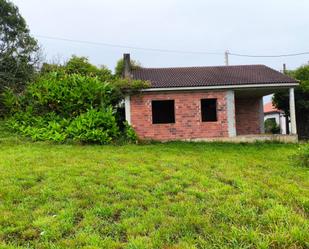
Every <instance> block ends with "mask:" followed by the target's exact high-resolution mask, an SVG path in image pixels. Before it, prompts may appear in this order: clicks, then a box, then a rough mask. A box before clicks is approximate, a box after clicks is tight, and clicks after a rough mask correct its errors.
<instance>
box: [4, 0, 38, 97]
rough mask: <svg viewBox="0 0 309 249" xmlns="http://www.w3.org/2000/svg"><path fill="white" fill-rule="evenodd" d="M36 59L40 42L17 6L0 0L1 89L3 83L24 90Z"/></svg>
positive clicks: (5, 85) (17, 89) (32, 73)
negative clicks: (32, 34)
mask: <svg viewBox="0 0 309 249" xmlns="http://www.w3.org/2000/svg"><path fill="white" fill-rule="evenodd" d="M38 59H39V46H38V44H37V41H36V40H35V39H34V38H33V37H32V36H31V35H30V31H29V29H28V27H27V24H26V21H25V19H24V18H23V17H22V16H21V15H20V13H19V10H18V7H17V6H15V5H14V4H13V3H12V2H10V1H8V0H0V93H1V92H3V90H4V89H5V88H6V87H9V88H11V89H13V90H14V91H17V92H18V91H21V90H23V88H24V86H25V84H26V83H27V82H28V81H29V80H31V78H32V77H33V75H34V72H35V65H36V63H37V62H38Z"/></svg>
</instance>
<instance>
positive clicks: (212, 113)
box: [201, 98, 218, 123]
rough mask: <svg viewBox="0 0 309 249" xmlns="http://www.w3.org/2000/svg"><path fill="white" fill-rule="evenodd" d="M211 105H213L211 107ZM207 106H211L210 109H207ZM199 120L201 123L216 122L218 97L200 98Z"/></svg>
mask: <svg viewBox="0 0 309 249" xmlns="http://www.w3.org/2000/svg"><path fill="white" fill-rule="evenodd" d="M207 102H208V103H207ZM211 102H212V103H211ZM213 105H214V106H215V107H213ZM209 108H212V109H209ZM207 113H208V114H207ZM201 121H202V122H203V123H208V122H218V99H217V98H208V99H201Z"/></svg>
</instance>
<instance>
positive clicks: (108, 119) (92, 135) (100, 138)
mask: <svg viewBox="0 0 309 249" xmlns="http://www.w3.org/2000/svg"><path fill="white" fill-rule="evenodd" d="M67 134H68V136H69V137H71V138H73V140H75V141H79V142H92V143H100V144H107V143H110V142H111V141H112V140H113V139H115V138H116V137H117V136H118V135H119V129H118V126H117V122H116V119H115V116H114V113H113V110H112V108H111V107H108V108H106V109H105V110H104V111H102V110H95V109H91V110H89V111H87V112H86V113H83V114H81V115H80V116H78V117H77V118H75V119H74V120H73V121H72V122H71V124H70V125H69V127H68V128H67Z"/></svg>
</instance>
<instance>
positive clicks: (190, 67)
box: [133, 64, 274, 71]
mask: <svg viewBox="0 0 309 249" xmlns="http://www.w3.org/2000/svg"><path fill="white" fill-rule="evenodd" d="M245 66H247V67H248V66H263V67H267V68H271V67H268V66H266V65H264V64H242V65H228V66H226V65H218V66H189V67H138V68H136V69H133V71H136V70H140V69H152V70H153V69H156V70H158V69H192V68H216V67H221V68H224V67H226V68H228V67H245ZM271 69H272V68H271ZM273 70H274V69H273Z"/></svg>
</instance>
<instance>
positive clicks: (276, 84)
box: [141, 83, 299, 92]
mask: <svg viewBox="0 0 309 249" xmlns="http://www.w3.org/2000/svg"><path fill="white" fill-rule="evenodd" d="M298 85H299V84H298V83H272V84H247V85H225V86H224V85H223V86H222V85H221V86H195V87H194V86H193V87H158V88H145V89H142V90H141V91H142V92H161V91H192V90H216V89H242V88H260V87H261V88H263V87H291V86H298Z"/></svg>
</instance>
